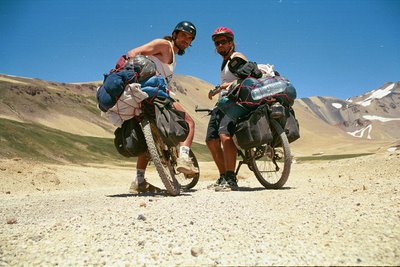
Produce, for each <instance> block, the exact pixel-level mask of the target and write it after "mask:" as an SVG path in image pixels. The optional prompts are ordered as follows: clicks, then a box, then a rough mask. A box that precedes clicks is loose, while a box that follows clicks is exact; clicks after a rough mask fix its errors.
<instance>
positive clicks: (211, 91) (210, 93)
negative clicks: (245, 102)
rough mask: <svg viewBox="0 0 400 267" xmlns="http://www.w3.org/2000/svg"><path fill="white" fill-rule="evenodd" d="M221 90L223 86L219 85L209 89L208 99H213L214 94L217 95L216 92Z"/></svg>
mask: <svg viewBox="0 0 400 267" xmlns="http://www.w3.org/2000/svg"><path fill="white" fill-rule="evenodd" d="M221 90H222V88H221V86H219V85H217V86H215V88H214V89H212V90H210V91H208V99H210V100H211V99H212V98H213V96H215V95H216V94H218V93H219V92H221Z"/></svg>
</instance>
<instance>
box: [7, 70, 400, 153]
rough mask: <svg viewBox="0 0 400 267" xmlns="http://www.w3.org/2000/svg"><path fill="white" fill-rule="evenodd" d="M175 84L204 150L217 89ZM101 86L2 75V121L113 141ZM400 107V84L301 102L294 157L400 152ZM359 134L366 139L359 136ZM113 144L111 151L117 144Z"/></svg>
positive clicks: (183, 79)
mask: <svg viewBox="0 0 400 267" xmlns="http://www.w3.org/2000/svg"><path fill="white" fill-rule="evenodd" d="M172 84H173V86H172V88H171V90H172V93H173V95H174V98H175V99H176V100H177V101H179V102H180V103H181V104H182V105H183V107H184V108H185V109H186V111H187V112H188V113H189V114H190V115H191V116H192V117H193V119H194V120H195V122H196V133H195V142H196V143H199V144H204V139H205V133H206V129H207V123H208V116H206V115H205V114H204V113H196V112H195V111H194V109H195V106H196V105H198V106H199V107H207V108H211V107H213V106H214V104H215V100H209V99H208V98H207V93H208V91H209V90H210V89H211V88H213V85H211V84H209V83H207V82H205V81H202V80H200V79H198V78H195V77H191V76H183V75H176V76H175V77H174V80H173V83H172ZM98 85H99V82H91V83H81V84H66V83H57V82H50V81H43V80H39V79H29V78H22V77H14V76H7V75H0V118H3V119H5V120H11V121H17V122H20V123H23V124H35V125H39V126H43V127H48V128H50V129H56V130H59V131H61V132H65V133H69V134H73V135H76V136H85V137H96V138H106V140H107V139H109V138H113V132H114V129H115V127H114V126H113V125H111V124H110V123H109V122H108V121H107V120H106V119H104V118H102V117H101V116H100V111H99V110H98V109H97V104H96V100H95V92H96V89H97V87H98ZM382 92H385V94H383V93H382ZM378 96H379V97H378ZM365 103H369V105H366V104H365ZM399 106H400V100H399V83H388V84H385V85H384V86H383V88H378V89H375V90H374V91H371V92H367V93H366V94H365V95H363V96H359V97H353V98H351V99H348V100H341V99H335V98H332V97H310V98H303V99H297V100H296V101H295V104H294V110H295V111H296V116H297V118H298V121H299V123H300V130H301V138H300V139H299V140H297V141H296V142H294V143H292V145H291V147H292V152H293V154H294V155H295V156H311V155H313V154H327V155H329V154H336V155H338V154H339V155H340V154H353V153H376V152H379V151H385V150H387V149H390V148H392V147H397V146H399V139H400V131H398V129H400V121H399V117H400V115H399V111H398V110H399V109H398V107H399ZM2 125H4V124H2ZM1 127H3V126H1ZM363 129H364V130H363ZM356 131H359V132H360V133H364V134H358V135H357V134H355V133H356ZM366 131H368V133H369V134H366ZM1 132H2V133H1V134H0V135H1V138H2V139H6V140H7V138H6V137H5V136H4V135H3V132H5V131H1ZM109 142H110V144H111V148H112V145H113V144H112V140H110V141H109ZM2 148H3V149H5V150H7V147H6V146H5V142H2ZM203 148H204V146H203ZM2 155H3V156H4V153H2Z"/></svg>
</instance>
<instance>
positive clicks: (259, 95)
mask: <svg viewBox="0 0 400 267" xmlns="http://www.w3.org/2000/svg"><path fill="white" fill-rule="evenodd" d="M286 87H287V83H286V82H284V81H279V80H276V79H269V80H267V81H263V84H262V86H260V87H256V88H254V89H253V90H252V91H251V98H252V99H253V100H260V99H263V98H266V97H268V96H272V95H275V94H279V93H282V92H284V91H285V89H286Z"/></svg>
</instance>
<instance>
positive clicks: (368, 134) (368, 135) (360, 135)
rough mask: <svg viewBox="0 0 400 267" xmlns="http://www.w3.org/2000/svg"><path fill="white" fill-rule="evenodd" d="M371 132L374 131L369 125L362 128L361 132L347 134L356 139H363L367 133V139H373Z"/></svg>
mask: <svg viewBox="0 0 400 267" xmlns="http://www.w3.org/2000/svg"><path fill="white" fill-rule="evenodd" d="M371 131H372V124H370V125H368V126H367V127H364V128H362V129H360V130H357V131H354V132H347V133H348V134H350V135H352V136H354V137H359V138H362V137H363V136H364V133H365V132H367V139H371Z"/></svg>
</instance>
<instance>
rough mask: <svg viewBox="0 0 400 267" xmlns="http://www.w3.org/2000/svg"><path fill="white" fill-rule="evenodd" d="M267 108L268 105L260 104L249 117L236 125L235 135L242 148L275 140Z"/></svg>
mask: <svg viewBox="0 0 400 267" xmlns="http://www.w3.org/2000/svg"><path fill="white" fill-rule="evenodd" d="M267 109H268V107H267V106H266V105H263V106H259V107H258V108H257V109H256V110H255V111H253V112H252V113H251V114H250V116H249V118H248V119H245V120H243V121H241V122H239V123H238V124H237V125H236V132H235V136H236V139H237V142H238V145H239V146H240V147H241V148H243V149H249V148H252V147H258V146H261V145H263V144H267V143H270V142H271V141H272V140H273V136H272V132H271V128H270V125H269V117H268V110H267Z"/></svg>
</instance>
